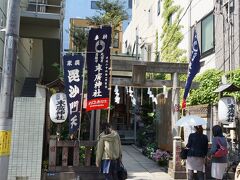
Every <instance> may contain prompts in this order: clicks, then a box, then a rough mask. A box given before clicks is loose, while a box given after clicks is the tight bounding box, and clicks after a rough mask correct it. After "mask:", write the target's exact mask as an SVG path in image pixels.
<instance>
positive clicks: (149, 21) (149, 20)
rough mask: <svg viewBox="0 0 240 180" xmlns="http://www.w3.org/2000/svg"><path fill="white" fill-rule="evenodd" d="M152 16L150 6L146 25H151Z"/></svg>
mask: <svg viewBox="0 0 240 180" xmlns="http://www.w3.org/2000/svg"><path fill="white" fill-rule="evenodd" d="M152 19H153V17H152V8H150V9H149V10H148V26H151V25H152V22H153V20H152Z"/></svg>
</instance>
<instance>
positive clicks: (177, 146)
mask: <svg viewBox="0 0 240 180" xmlns="http://www.w3.org/2000/svg"><path fill="white" fill-rule="evenodd" d="M180 152H181V137H180V136H175V137H174V138H173V171H177V170H179V167H181V158H180Z"/></svg>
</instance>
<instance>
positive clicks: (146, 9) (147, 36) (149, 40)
mask: <svg viewBox="0 0 240 180" xmlns="http://www.w3.org/2000/svg"><path fill="white" fill-rule="evenodd" d="M157 3H158V1H133V6H132V21H131V22H130V24H129V26H128V27H127V28H126V30H125V32H124V35H123V47H122V49H123V53H129V54H132V53H134V54H136V45H135V41H136V35H138V37H139V39H138V44H139V48H138V54H141V56H140V59H141V60H144V61H146V60H147V61H154V60H155V52H156V46H155V45H156V43H155V42H156V32H158V40H160V32H161V13H160V14H158V12H157V10H158V8H157V7H158V4H157ZM160 12H161V10H160ZM159 42H160V41H159ZM159 50H160V44H159V46H158V48H157V51H159ZM133 51H134V52H133ZM150 51H151V52H150Z"/></svg>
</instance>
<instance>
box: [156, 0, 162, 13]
mask: <svg viewBox="0 0 240 180" xmlns="http://www.w3.org/2000/svg"><path fill="white" fill-rule="evenodd" d="M160 3H161V2H160V0H158V4H157V15H158V16H159V15H160V8H161V7H160Z"/></svg>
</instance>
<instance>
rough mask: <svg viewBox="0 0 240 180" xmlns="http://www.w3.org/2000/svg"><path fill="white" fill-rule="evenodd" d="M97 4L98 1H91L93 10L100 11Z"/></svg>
mask: <svg viewBox="0 0 240 180" xmlns="http://www.w3.org/2000/svg"><path fill="white" fill-rule="evenodd" d="M97 2H98V1H91V9H99V7H98V6H97Z"/></svg>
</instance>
